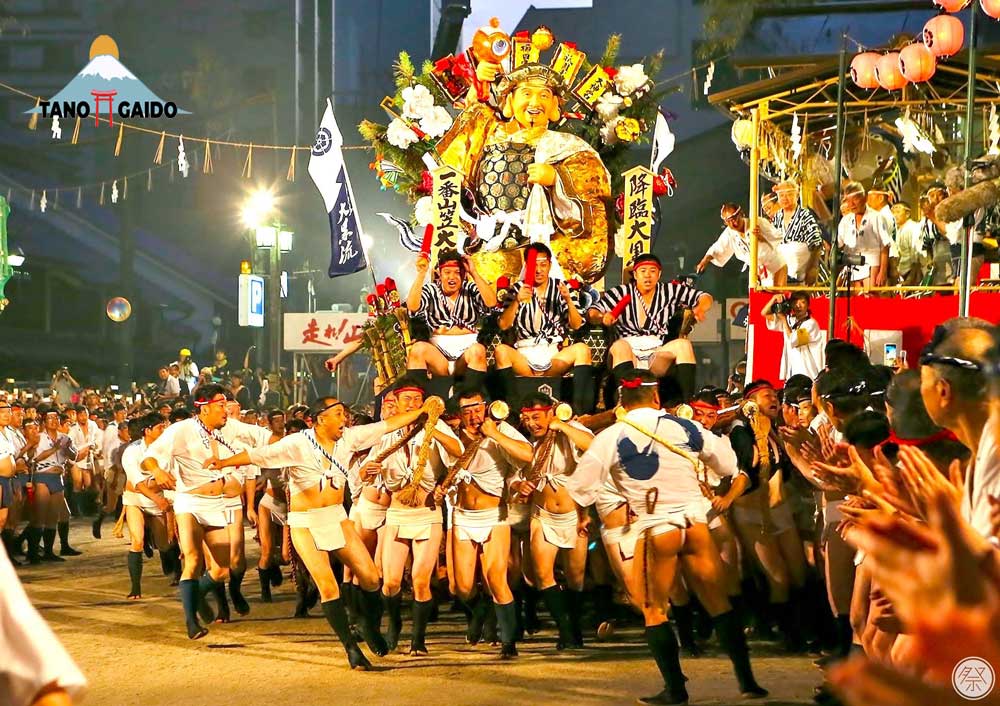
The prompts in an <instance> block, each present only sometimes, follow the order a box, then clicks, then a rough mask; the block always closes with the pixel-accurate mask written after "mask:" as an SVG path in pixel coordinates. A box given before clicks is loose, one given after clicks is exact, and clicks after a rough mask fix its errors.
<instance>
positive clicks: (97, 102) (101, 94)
mask: <svg viewBox="0 0 1000 706" xmlns="http://www.w3.org/2000/svg"><path fill="white" fill-rule="evenodd" d="M90 95H92V96H93V97H94V127H97V126H98V125H100V123H101V121H100V117H101V101H107V102H108V123H109V124H110V125H112V126H113V125H114V124H115V96H116V95H118V91H97V90H93V91H91V92H90Z"/></svg>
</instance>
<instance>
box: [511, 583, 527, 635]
mask: <svg viewBox="0 0 1000 706" xmlns="http://www.w3.org/2000/svg"><path fill="white" fill-rule="evenodd" d="M513 594H514V640H515V641H516V642H520V641H521V640H523V639H524V592H523V590H522V589H521V588H520V587H518V588H515V589H514V590H513Z"/></svg>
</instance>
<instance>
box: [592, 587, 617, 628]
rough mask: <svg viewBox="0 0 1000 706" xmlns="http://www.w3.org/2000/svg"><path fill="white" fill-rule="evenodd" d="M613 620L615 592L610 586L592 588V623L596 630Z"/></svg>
mask: <svg viewBox="0 0 1000 706" xmlns="http://www.w3.org/2000/svg"><path fill="white" fill-rule="evenodd" d="M614 618H615V591H614V588H613V587H612V586H611V585H610V584H597V585H596V586H594V621H593V625H594V627H595V628H596V627H597V626H599V625H601V624H602V623H605V622H609V621H612V620H614Z"/></svg>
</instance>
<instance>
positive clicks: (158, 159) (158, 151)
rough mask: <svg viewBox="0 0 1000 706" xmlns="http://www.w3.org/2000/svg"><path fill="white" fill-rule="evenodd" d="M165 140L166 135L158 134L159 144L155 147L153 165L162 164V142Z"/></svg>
mask: <svg viewBox="0 0 1000 706" xmlns="http://www.w3.org/2000/svg"><path fill="white" fill-rule="evenodd" d="M166 139H167V133H166V132H161V133H160V144H159V145H157V147H156V154H155V155H154V156H153V164H163V142H164V140H166Z"/></svg>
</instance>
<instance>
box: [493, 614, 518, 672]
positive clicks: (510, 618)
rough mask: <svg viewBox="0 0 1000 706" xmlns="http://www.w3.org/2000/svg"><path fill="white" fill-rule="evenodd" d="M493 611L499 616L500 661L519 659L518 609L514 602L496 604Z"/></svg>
mask: <svg viewBox="0 0 1000 706" xmlns="http://www.w3.org/2000/svg"><path fill="white" fill-rule="evenodd" d="M493 609H494V610H495V611H496V615H497V627H498V629H499V631H500V659H512V658H514V657H517V646H516V645H515V642H516V641H517V608H516V607H515V605H514V601H511V602H510V603H504V604H503V605H501V604H500V603H494V604H493Z"/></svg>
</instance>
